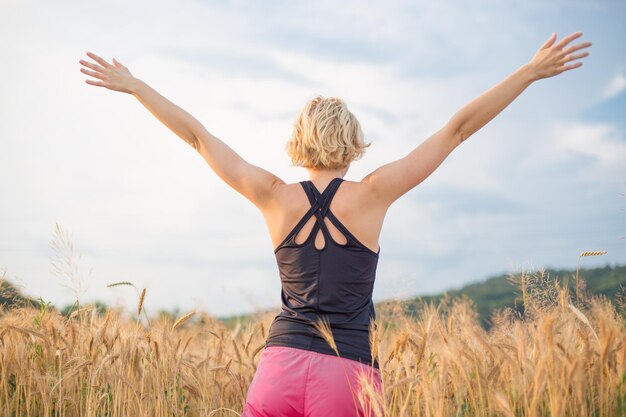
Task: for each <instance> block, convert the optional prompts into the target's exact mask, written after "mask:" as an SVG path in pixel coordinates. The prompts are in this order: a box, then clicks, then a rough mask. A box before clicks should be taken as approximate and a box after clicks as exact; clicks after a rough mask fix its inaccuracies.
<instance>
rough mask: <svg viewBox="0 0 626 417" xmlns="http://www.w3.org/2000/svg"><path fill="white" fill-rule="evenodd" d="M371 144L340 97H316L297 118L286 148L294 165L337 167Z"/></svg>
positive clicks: (351, 159) (349, 161)
mask: <svg viewBox="0 0 626 417" xmlns="http://www.w3.org/2000/svg"><path fill="white" fill-rule="evenodd" d="M371 144H372V143H371V142H370V143H365V142H364V141H363V131H362V130H361V125H360V124H359V121H358V120H357V118H356V117H355V116H354V114H352V113H351V112H350V111H349V110H348V107H347V106H346V103H345V102H344V101H343V100H342V99H340V98H337V97H327V98H324V97H322V96H317V97H315V98H313V99H311V100H309V102H308V103H307V104H306V105H305V106H304V108H303V109H302V111H301V112H300V114H298V116H297V117H296V121H295V123H294V129H293V133H292V135H291V138H290V139H289V141H288V142H287V144H286V145H285V149H286V151H287V154H288V155H289V157H290V158H291V161H292V162H293V165H294V166H302V167H306V168H327V169H336V168H343V167H346V166H348V165H349V164H350V163H351V162H352V161H355V160H357V159H360V158H361V157H362V156H363V154H364V153H365V148H367V147H368V146H370V145H371Z"/></svg>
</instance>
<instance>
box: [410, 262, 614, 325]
mask: <svg viewBox="0 0 626 417" xmlns="http://www.w3.org/2000/svg"><path fill="white" fill-rule="evenodd" d="M544 272H545V276H546V277H547V279H549V280H552V281H554V280H557V281H558V282H559V283H561V284H563V283H564V282H565V283H568V285H569V288H570V290H571V291H572V292H573V291H574V288H575V286H574V285H575V284H574V282H575V276H576V270H569V269H558V270H556V269H549V268H546V269H544ZM525 274H526V275H529V276H532V275H533V274H537V271H534V272H530V271H525ZM514 275H516V276H518V277H519V275H520V274H519V273H516V274H514ZM578 276H579V278H580V279H581V280H582V281H583V283H584V284H585V287H586V288H585V290H586V292H588V293H589V294H595V295H599V294H602V295H605V296H606V297H607V298H608V299H610V300H611V302H613V303H615V301H616V297H617V296H618V293H620V291H622V292H623V291H625V290H626V288H625V287H626V265H621V266H613V267H611V266H609V265H607V266H604V267H600V268H590V269H582V268H581V269H579V270H578ZM620 287H622V288H621V290H620ZM446 293H447V295H448V296H449V297H451V298H454V297H459V296H462V295H465V296H467V297H468V298H470V299H471V300H472V301H474V303H475V304H476V309H477V311H478V314H479V318H480V321H481V323H482V324H483V325H484V326H486V327H489V325H490V323H489V317H490V316H491V313H492V312H493V311H494V310H496V309H498V308H503V307H511V308H515V309H517V310H518V311H520V312H521V311H523V306H522V305H521V304H522V303H521V300H520V293H521V291H520V290H519V288H517V287H516V286H515V285H514V284H513V283H511V282H510V280H509V279H508V274H502V275H496V276H493V277H490V278H488V279H487V280H486V281H482V282H476V283H472V284H468V285H465V286H464V287H462V288H459V289H453V290H449V291H446V292H444V293H442V294H437V295H432V296H422V297H416V298H414V299H413V300H412V301H413V302H412V303H409V306H408V309H409V312H414V311H415V309H416V308H417V306H418V305H419V301H420V300H422V301H435V302H437V301H439V300H441V299H442V298H443V297H444V295H445V294H446Z"/></svg>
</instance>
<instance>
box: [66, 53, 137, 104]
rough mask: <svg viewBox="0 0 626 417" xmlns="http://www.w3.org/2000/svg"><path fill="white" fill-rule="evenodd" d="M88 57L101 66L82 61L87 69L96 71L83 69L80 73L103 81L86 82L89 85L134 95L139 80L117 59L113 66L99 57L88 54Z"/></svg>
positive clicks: (114, 60)
mask: <svg viewBox="0 0 626 417" xmlns="http://www.w3.org/2000/svg"><path fill="white" fill-rule="evenodd" d="M87 56H89V57H91V58H92V59H93V60H94V61H96V62H97V63H98V64H100V65H96V64H93V63H91V62H88V61H84V60H82V59H81V60H80V61H78V62H80V63H81V64H83V65H84V66H86V67H87V68H91V69H93V70H94V71H89V70H88V69H85V68H81V69H80V71H81V72H82V73H84V74H87V75H91V76H92V77H94V78H98V79H99V80H101V81H94V80H85V82H86V83H87V84H91V85H95V86H98V87H106V88H108V89H109V90H113V91H121V92H123V93H129V94H132V92H133V88H134V86H135V85H136V84H137V81H138V80H137V79H136V78H135V77H133V75H132V74H131V73H130V71H129V70H128V68H126V67H125V66H124V65H122V64H120V63H119V62H118V61H117V60H116V59H115V58H113V64H109V63H108V62H106V61H105V60H104V59H102V58H100V57H99V56H98V55H96V54H94V53H91V52H87Z"/></svg>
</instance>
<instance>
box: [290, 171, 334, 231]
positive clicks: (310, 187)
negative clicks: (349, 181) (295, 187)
mask: <svg viewBox="0 0 626 417" xmlns="http://www.w3.org/2000/svg"><path fill="white" fill-rule="evenodd" d="M341 181H343V179H341V178H339V177H337V178H334V179H333V180H332V181H331V182H330V183H329V184H328V185H327V186H326V189H325V190H324V192H323V193H321V194H320V192H319V191H318V190H317V188H315V185H314V184H313V182H311V181H300V184H302V187H303V188H304V190H305V192H306V195H307V197H308V198H309V202H310V203H311V208H312V209H313V213H314V214H315V217H316V218H317V220H316V222H315V225H313V230H311V235H313V236H315V235H316V234H317V231H318V230H319V229H320V228H321V229H322V233H323V234H324V238H325V240H326V239H332V238H331V236H330V232H329V231H328V228H327V227H326V224H325V223H324V217H325V216H326V213H327V212H328V208H329V207H330V203H331V201H332V199H333V197H334V196H335V192H336V191H337V189H338V188H339V185H340V184H341ZM306 217H307V220H308V218H309V215H307V216H306ZM296 233H297V232H296Z"/></svg>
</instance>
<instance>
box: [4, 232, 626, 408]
mask: <svg viewBox="0 0 626 417" xmlns="http://www.w3.org/2000/svg"><path fill="white" fill-rule="evenodd" d="M57 229H58V230H56V232H57V238H56V239H55V242H56V245H54V246H53V247H54V248H56V250H57V251H58V252H59V253H60V254H59V255H58V256H57V257H56V258H55V259H54V262H55V265H56V269H55V270H56V271H57V272H58V273H59V275H61V276H62V277H63V278H64V279H65V280H66V281H68V282H75V281H76V280H80V276H81V274H80V272H79V271H80V269H79V268H78V266H77V264H76V262H74V261H73V259H72V247H71V245H70V246H67V242H69V239H68V238H67V236H66V235H65V234H62V233H60V231H61V229H60V228H59V227H57ZM61 237H64V238H63V239H61ZM64 244H65V246H64ZM64 247H65V252H63V251H62V249H63V248H64ZM604 253H606V252H583V253H582V254H581V255H580V256H579V260H580V258H581V257H585V256H597V255H602V254H604ZM509 278H510V279H509V280H510V282H511V283H512V284H513V285H516V287H517V288H518V289H519V299H520V302H521V304H522V307H523V313H521V314H520V313H519V312H517V311H515V310H512V309H506V310H501V311H498V312H495V314H494V315H493V317H492V322H493V326H492V328H491V329H490V330H489V331H487V330H485V329H483V328H482V327H481V326H480V325H479V322H478V316H477V313H476V310H475V308H474V306H473V304H472V302H471V301H470V300H468V299H453V300H450V299H444V300H443V301H441V302H440V303H439V304H437V305H434V304H423V305H422V306H421V308H420V309H418V315H417V316H410V315H408V314H406V312H407V311H409V309H408V308H407V304H406V302H401V301H393V302H387V303H383V304H380V305H379V306H378V307H377V313H378V314H377V320H376V322H375V323H374V322H372V325H371V326H370V332H371V334H370V343H371V345H372V351H373V354H374V355H375V356H377V357H378V358H379V362H380V365H381V372H382V377H383V392H382V398H381V396H380V395H379V394H380V393H379V392H376V391H375V390H374V389H373V388H372V384H371V381H367V380H362V381H361V385H362V390H361V392H358V393H355V397H354V398H356V400H358V401H359V402H361V403H362V406H363V407H364V408H365V409H367V407H368V406H370V405H371V407H372V410H373V411H374V414H373V415H376V416H380V415H382V414H384V415H385V416H387V417H400V416H402V417H405V416H428V417H431V416H432V417H452V416H454V417H462V416H484V417H488V416H505V417H511V416H524V417H535V416H537V417H539V416H550V417H561V416H563V417H565V416H568V417H569V416H572V417H573V416H576V417H620V416H623V415H626V368H625V365H626V363H625V362H626V327H625V324H626V322H625V314H626V296H624V294H621V295H620V296H618V297H617V303H618V305H617V306H614V305H612V304H611V303H610V302H609V301H607V300H606V299H604V298H600V297H593V296H590V295H589V294H586V292H585V286H584V281H583V280H582V279H581V278H580V277H579V276H578V270H577V273H576V276H575V280H574V283H573V285H574V289H573V292H572V293H570V289H569V287H567V286H565V285H564V284H559V283H558V281H557V280H556V279H555V278H556V277H549V276H548V275H547V274H545V273H544V272H543V271H538V272H535V273H525V272H522V273H521V274H518V275H511V276H510V277H509ZM0 279H1V278H0ZM119 285H128V286H132V287H134V285H133V284H132V283H130V282H118V283H113V284H110V286H119ZM0 288H1V286H0ZM135 290H136V291H137V297H138V301H137V306H136V309H135V308H133V311H136V315H135V317H132V316H131V314H130V313H128V312H125V311H123V310H120V309H113V308H109V309H108V310H106V312H105V313H104V314H99V312H98V309H97V308H96V307H95V306H93V307H92V306H88V305H82V306H81V304H80V302H78V299H77V302H76V308H77V309H76V311H74V312H72V313H71V314H69V315H68V316H67V317H66V316H63V315H61V314H60V313H59V312H58V311H56V310H55V309H53V308H51V307H50V305H49V304H47V303H43V302H42V303H40V307H39V308H38V309H37V308H33V307H32V306H31V305H26V303H25V305H24V306H22V307H19V308H13V309H11V310H4V309H3V308H2V307H0V417H8V416H11V417H13V416H20V417H21V416H55V417H61V416H86V417H91V416H94V417H95V416H106V417H126V416H133V417H142V416H150V417H161V416H163V417H164V416H237V415H240V413H241V410H242V408H243V405H244V403H245V398H246V393H247V389H248V386H249V384H250V382H251V381H252V378H253V377H254V373H255V371H256V366H257V364H258V360H259V356H260V355H259V353H260V352H261V350H262V349H263V347H264V342H265V340H266V337H267V329H269V326H270V325H271V323H272V320H273V318H274V316H275V314H276V312H274V311H271V312H266V313H264V314H259V315H258V317H257V319H256V321H254V322H250V323H246V324H241V323H239V324H237V326H236V327H235V328H234V329H230V328H228V327H226V326H225V325H224V323H222V322H221V321H219V320H216V319H215V318H213V317H210V316H208V315H206V314H204V313H196V312H189V313H187V314H184V315H181V316H180V317H178V318H176V319H174V318H171V317H169V316H167V315H161V316H159V317H152V320H150V318H149V317H148V315H147V313H146V310H145V304H146V302H149V294H147V291H146V289H145V288H144V289H142V291H141V292H139V290H138V289H137V288H136V287H135ZM77 294H78V293H77ZM42 301H43V300H42ZM142 312H143V314H144V317H145V319H146V320H145V324H144V323H143V322H142V321H141V320H140V317H141V313H142ZM317 330H318V331H319V333H320V335H321V336H322V337H323V338H325V339H326V340H327V341H328V343H329V344H330V346H331V347H335V344H334V341H333V340H332V330H331V329H330V328H329V326H328V324H327V323H324V322H320V323H319V325H318V326H317ZM337 353H338V352H337ZM372 404H373V405H372ZM378 404H380V405H381V408H382V409H380V408H377V405H378ZM339 417H340V416H339Z"/></svg>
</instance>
